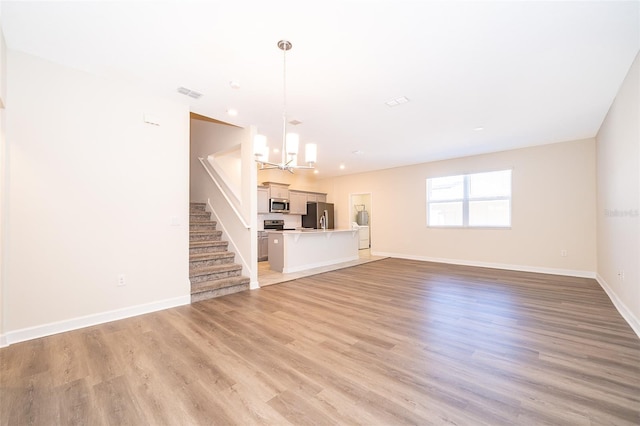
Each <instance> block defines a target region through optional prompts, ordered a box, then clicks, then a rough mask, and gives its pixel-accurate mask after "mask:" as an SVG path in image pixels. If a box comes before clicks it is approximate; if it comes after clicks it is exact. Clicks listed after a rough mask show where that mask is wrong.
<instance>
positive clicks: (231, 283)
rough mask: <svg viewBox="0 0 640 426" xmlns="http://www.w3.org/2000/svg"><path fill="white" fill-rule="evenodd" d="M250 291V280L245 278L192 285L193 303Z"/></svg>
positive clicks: (224, 279) (239, 277)
mask: <svg viewBox="0 0 640 426" xmlns="http://www.w3.org/2000/svg"><path fill="white" fill-rule="evenodd" d="M245 290H249V278H248V277H243V276H237V277H229V278H222V279H219V280H213V281H204V282H201V283H197V284H192V285H191V303H194V302H199V301H202V300H207V299H213V298H215V297H220V296H225V295H227V294H233V293H238V292H240V291H245Z"/></svg>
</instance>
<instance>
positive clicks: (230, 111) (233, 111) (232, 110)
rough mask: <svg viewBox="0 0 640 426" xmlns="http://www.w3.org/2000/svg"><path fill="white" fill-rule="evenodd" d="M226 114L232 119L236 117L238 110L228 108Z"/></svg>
mask: <svg viewBox="0 0 640 426" xmlns="http://www.w3.org/2000/svg"><path fill="white" fill-rule="evenodd" d="M227 114H229V115H230V116H232V117H235V116H236V115H238V110H237V109H233V108H229V109H228V110H227Z"/></svg>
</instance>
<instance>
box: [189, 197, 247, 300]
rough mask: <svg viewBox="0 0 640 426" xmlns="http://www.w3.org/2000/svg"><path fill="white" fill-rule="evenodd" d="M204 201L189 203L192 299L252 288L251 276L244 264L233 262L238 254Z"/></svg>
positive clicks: (210, 297) (205, 298) (202, 298)
mask: <svg viewBox="0 0 640 426" xmlns="http://www.w3.org/2000/svg"><path fill="white" fill-rule="evenodd" d="M205 206H206V204H205V203H190V204H189V280H190V281H191V303H194V302H199V301H201V300H207V299H212V298H214V297H219V296H224V295H227V294H232V293H237V292H239V291H244V290H248V289H249V278H247V277H243V276H241V275H240V274H241V273H242V266H241V265H238V264H235V263H233V260H234V257H235V254H234V253H231V252H229V251H227V246H228V245H229V243H228V242H227V241H222V240H221V236H222V231H218V230H216V222H215V221H213V220H211V213H209V212H207V211H205Z"/></svg>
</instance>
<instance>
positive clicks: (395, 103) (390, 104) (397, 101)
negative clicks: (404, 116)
mask: <svg viewBox="0 0 640 426" xmlns="http://www.w3.org/2000/svg"><path fill="white" fill-rule="evenodd" d="M407 102H409V98H407V97H406V96H400V97H398V98H393V99H389V100H388V101H386V102H385V105H387V106H388V107H394V106H398V105H402V104H406V103H407Z"/></svg>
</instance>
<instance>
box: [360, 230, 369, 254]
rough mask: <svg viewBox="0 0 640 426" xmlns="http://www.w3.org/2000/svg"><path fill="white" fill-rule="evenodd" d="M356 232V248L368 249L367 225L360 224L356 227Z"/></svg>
mask: <svg viewBox="0 0 640 426" xmlns="http://www.w3.org/2000/svg"><path fill="white" fill-rule="evenodd" d="M358 233H359V242H358V248H359V249H360V250H362V249H368V248H369V227H368V226H360V227H359V228H358Z"/></svg>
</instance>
